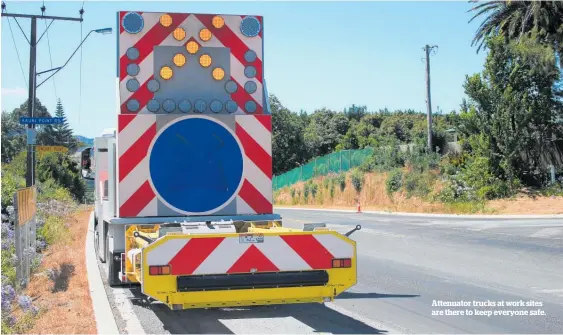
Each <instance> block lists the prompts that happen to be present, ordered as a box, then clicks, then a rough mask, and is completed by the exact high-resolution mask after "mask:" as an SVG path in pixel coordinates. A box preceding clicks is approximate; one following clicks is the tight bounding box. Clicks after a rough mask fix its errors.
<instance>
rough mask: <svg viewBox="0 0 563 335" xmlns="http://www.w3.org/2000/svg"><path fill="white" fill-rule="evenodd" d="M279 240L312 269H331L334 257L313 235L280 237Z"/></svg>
mask: <svg viewBox="0 0 563 335" xmlns="http://www.w3.org/2000/svg"><path fill="white" fill-rule="evenodd" d="M281 238H282V239H283V240H284V241H285V243H287V244H288V245H289V246H290V247H291V248H292V249H293V250H295V252H296V253H297V254H298V255H299V256H300V257H301V258H303V260H304V261H305V262H307V264H309V266H310V267H312V268H313V269H330V268H332V259H333V258H334V256H333V255H332V254H331V253H330V252H329V251H328V250H326V248H325V247H324V246H323V245H322V244H321V243H320V242H319V241H318V240H317V239H316V238H315V237H314V236H313V235H281Z"/></svg>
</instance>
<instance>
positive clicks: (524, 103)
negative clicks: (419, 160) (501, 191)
mask: <svg viewBox="0 0 563 335" xmlns="http://www.w3.org/2000/svg"><path fill="white" fill-rule="evenodd" d="M487 47H488V48H489V49H490V52H489V54H488V56H487V59H486V62H485V68H484V70H483V72H482V73H481V74H475V75H473V76H471V77H469V76H468V77H467V79H466V82H465V84H464V88H465V93H466V94H467V95H468V97H469V101H468V103H467V107H468V110H467V111H466V112H462V115H461V120H460V122H461V126H460V131H462V132H465V133H466V134H465V135H469V137H472V135H474V136H473V137H474V139H473V140H474V142H476V140H475V136H478V137H479V138H480V139H479V142H480V143H483V144H482V145H480V146H485V147H487V148H486V150H482V154H483V155H487V156H488V157H487V158H488V162H489V164H490V167H491V170H492V173H493V174H494V175H495V176H496V177H498V178H500V179H502V180H507V181H511V180H514V179H516V178H519V179H521V180H523V181H525V182H526V183H527V184H529V185H533V184H538V183H539V182H540V179H541V175H540V174H538V171H539V170H540V169H539V163H540V160H541V155H542V153H545V152H548V153H549V152H553V151H554V150H555V148H554V147H553V144H552V139H553V138H554V137H559V138H561V136H562V135H563V134H562V133H561V129H560V126H559V125H558V124H557V121H556V120H557V118H561V117H562V116H563V104H562V103H561V101H559V100H558V99H557V94H558V92H557V91H556V90H555V89H554V83H555V82H557V81H559V80H560V77H559V75H560V74H559V69H558V68H557V66H556V62H555V57H554V53H553V49H551V47H549V46H545V45H541V44H539V43H537V42H536V41H535V40H534V39H533V38H528V37H524V38H523V41H522V43H517V42H510V43H506V41H505V39H504V37H502V36H496V37H492V38H488V39H487ZM538 59H542V60H543V61H542V62H541V63H542V64H541V66H540V63H539V62H538ZM548 63H549V64H550V67H549V68H546V64H548ZM471 132H473V134H471Z"/></svg>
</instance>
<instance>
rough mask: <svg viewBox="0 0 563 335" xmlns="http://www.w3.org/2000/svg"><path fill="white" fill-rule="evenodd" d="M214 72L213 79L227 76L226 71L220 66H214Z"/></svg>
mask: <svg viewBox="0 0 563 335" xmlns="http://www.w3.org/2000/svg"><path fill="white" fill-rule="evenodd" d="M212 73H213V79H215V80H221V79H223V78H225V71H224V70H223V69H222V68H220V67H216V68H214V69H213V72H212Z"/></svg>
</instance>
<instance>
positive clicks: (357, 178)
mask: <svg viewBox="0 0 563 335" xmlns="http://www.w3.org/2000/svg"><path fill="white" fill-rule="evenodd" d="M350 178H351V180H352V186H354V190H356V193H358V194H359V193H360V192H361V191H362V188H363V186H364V182H365V175H364V172H362V171H360V170H359V169H354V170H353V171H352V173H351V174H350Z"/></svg>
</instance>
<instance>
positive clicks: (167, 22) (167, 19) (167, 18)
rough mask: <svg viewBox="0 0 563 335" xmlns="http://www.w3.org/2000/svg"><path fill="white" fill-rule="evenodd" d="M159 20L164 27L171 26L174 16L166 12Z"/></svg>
mask: <svg viewBox="0 0 563 335" xmlns="http://www.w3.org/2000/svg"><path fill="white" fill-rule="evenodd" d="M159 21H160V24H161V25H162V26H163V27H170V25H171V24H172V16H170V15H168V14H164V15H162V16H161V17H160V19H159Z"/></svg>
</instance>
